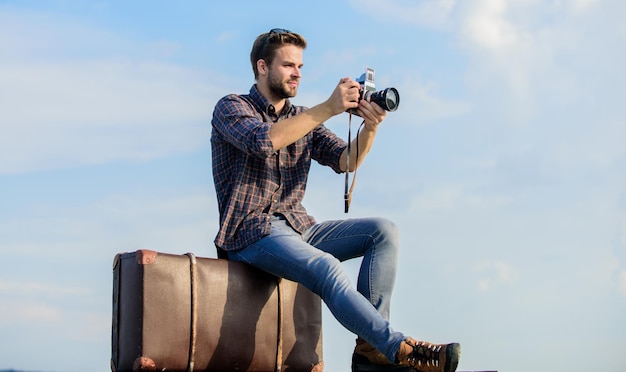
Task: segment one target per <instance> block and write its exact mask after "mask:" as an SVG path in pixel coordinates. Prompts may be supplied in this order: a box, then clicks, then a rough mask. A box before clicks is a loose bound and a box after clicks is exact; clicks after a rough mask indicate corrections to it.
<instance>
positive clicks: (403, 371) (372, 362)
mask: <svg viewBox="0 0 626 372" xmlns="http://www.w3.org/2000/svg"><path fill="white" fill-rule="evenodd" d="M413 371H414V369H413V368H410V367H406V366H399V365H396V364H393V363H391V361H390V360H389V359H387V357H386V356H385V355H384V354H383V353H381V352H380V351H378V350H377V349H376V348H375V347H374V346H372V345H370V344H368V343H367V342H365V340H363V339H362V338H357V339H356V347H355V348H354V352H353V353H352V372H413Z"/></svg>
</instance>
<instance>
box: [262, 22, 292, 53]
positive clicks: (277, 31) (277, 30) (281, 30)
mask: <svg viewBox="0 0 626 372" xmlns="http://www.w3.org/2000/svg"><path fill="white" fill-rule="evenodd" d="M290 33H291V31H289V30H285V29H284V28H273V29H271V30H270V31H269V32H268V33H267V35H265V38H264V39H263V43H262V44H261V48H260V49H259V54H258V55H257V59H261V56H262V55H263V52H265V48H267V44H268V43H269V41H270V37H271V36H272V35H273V34H290Z"/></svg>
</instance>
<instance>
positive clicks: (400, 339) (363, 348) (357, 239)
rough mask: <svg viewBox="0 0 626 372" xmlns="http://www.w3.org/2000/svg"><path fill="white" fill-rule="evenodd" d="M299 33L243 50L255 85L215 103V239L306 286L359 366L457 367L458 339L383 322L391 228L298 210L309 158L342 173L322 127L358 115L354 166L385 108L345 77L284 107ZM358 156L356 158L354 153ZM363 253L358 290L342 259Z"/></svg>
mask: <svg viewBox="0 0 626 372" xmlns="http://www.w3.org/2000/svg"><path fill="white" fill-rule="evenodd" d="M305 48H306V41H305V39H304V38H303V37H302V36H300V35H298V34H296V33H293V32H290V31H287V30H283V29H274V30H271V31H270V32H267V33H263V34H261V35H259V37H257V39H256V40H255V42H254V44H253V47H252V51H251V53H250V61H251V63H252V69H253V71H254V77H255V80H256V84H254V85H253V86H252V88H251V89H250V93H249V94H246V95H234V94H233V95H227V96H225V97H223V98H222V99H221V100H220V101H219V102H218V103H217V105H216V106H215V110H214V113H213V120H212V126H213V130H212V135H211V146H212V156H213V178H214V182H215V189H216V192H217V198H218V206H219V211H220V230H219V232H218V234H217V237H216V239H215V243H216V245H217V247H218V249H219V251H220V253H221V256H223V257H227V258H228V259H230V260H234V261H241V262H245V263H247V264H250V265H252V266H255V267H257V268H260V269H262V270H264V271H266V272H269V273H271V274H273V275H276V276H279V277H283V278H287V279H289V280H293V281H296V282H299V283H301V284H303V285H304V286H305V287H307V288H308V289H310V290H311V291H313V292H314V293H316V294H318V295H319V296H320V297H321V298H322V300H323V301H324V302H325V303H326V304H327V306H328V308H329V309H330V311H331V312H332V314H333V315H334V316H335V317H336V318H337V320H338V321H339V322H340V323H341V324H342V325H343V326H344V327H345V328H346V329H348V330H349V331H351V332H353V333H354V334H356V335H357V336H358V338H357V344H356V347H355V350H354V353H353V357H352V359H353V369H355V370H393V369H396V368H399V367H400V366H410V367H413V368H415V369H417V370H419V371H428V372H430V371H433V372H435V371H437V372H439V371H445V372H449V371H454V370H456V366H457V364H458V359H459V355H460V345H459V344H456V343H455V344H447V345H435V344H431V343H428V342H424V341H416V340H414V339H412V338H408V337H406V336H405V335H403V334H402V333H400V332H397V331H394V330H393V329H392V327H391V326H390V324H389V321H388V318H389V303H390V296H391V292H392V289H393V284H394V280H395V274H396V261H397V252H398V233H397V230H396V227H395V225H394V224H393V223H392V222H390V221H388V220H386V219H382V218H364V219H348V220H341V221H327V222H322V223H317V222H316V221H315V219H314V218H313V217H312V216H309V215H308V214H307V212H306V210H305V209H304V207H303V206H302V204H301V202H302V199H303V198H304V192H305V188H306V181H307V176H308V172H309V167H310V165H311V160H315V161H317V162H318V163H320V164H322V165H326V166H329V167H331V168H332V169H333V170H334V171H335V172H337V173H341V172H345V171H346V167H347V164H346V162H347V160H348V156H347V143H346V142H345V141H343V140H342V139H340V138H339V137H338V136H336V135H335V134H334V133H333V132H331V131H330V130H329V129H328V128H326V127H325V126H324V125H323V123H324V122H325V121H326V120H328V119H330V118H331V117H333V116H335V115H339V114H341V113H344V112H345V111H346V110H348V109H356V110H357V113H358V115H359V116H360V117H362V118H363V120H364V126H363V129H362V130H361V131H360V133H359V135H358V136H357V138H355V139H354V141H358V144H359V145H358V146H356V143H355V145H354V146H352V148H357V149H358V152H359V154H358V156H356V155H355V154H353V155H352V156H350V162H351V164H350V169H351V170H353V169H356V168H357V167H358V165H359V164H358V163H360V162H361V161H362V160H363V159H364V158H365V155H366V154H367V153H368V151H369V150H370V148H371V146H372V144H373V142H374V138H375V136H376V131H377V130H378V127H379V124H380V123H381V122H382V121H383V119H384V118H385V116H386V112H385V111H384V110H383V109H382V108H381V107H379V106H378V105H376V104H375V103H370V102H367V101H366V100H359V97H360V94H359V88H360V86H359V83H358V82H356V81H354V80H352V79H350V78H343V79H341V80H340V81H339V83H338V84H337V86H336V87H335V89H334V91H333V92H332V94H331V95H330V97H329V98H328V99H327V100H326V101H324V102H322V103H320V104H318V105H316V106H314V107H311V108H305V107H301V106H295V105H292V104H291V103H290V101H289V98H291V97H295V96H296V93H297V91H298V86H299V84H300V78H301V76H302V74H301V72H302V66H303V63H302V54H303V50H304V49H305ZM357 159H358V161H357ZM355 257H363V262H362V264H361V270H360V273H359V277H358V283H357V288H356V289H354V288H353V287H352V285H351V284H350V280H349V278H348V276H347V275H346V274H345V272H344V271H343V269H342V266H341V264H340V261H344V260H347V259H351V258H355Z"/></svg>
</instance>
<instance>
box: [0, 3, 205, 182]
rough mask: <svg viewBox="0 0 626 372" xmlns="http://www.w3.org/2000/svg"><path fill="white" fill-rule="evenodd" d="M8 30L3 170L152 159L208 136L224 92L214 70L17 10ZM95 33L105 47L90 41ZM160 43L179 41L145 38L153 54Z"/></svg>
mask: <svg viewBox="0 0 626 372" xmlns="http://www.w3.org/2000/svg"><path fill="white" fill-rule="evenodd" d="M40 19H43V21H42V23H41V24H39V25H38V27H33V28H29V27H27V26H31V25H33V24H34V23H36V21H37V20H40ZM64 22H66V23H64ZM21 30H28V31H27V32H25V33H21V32H20V31H21ZM70 30H71V31H72V32H71V33H70V32H69V31H70ZM0 34H2V35H3V36H2V38H1V39H0V45H1V46H2V47H4V48H5V49H4V50H3V54H5V56H4V58H2V62H0V85H2V93H1V95H0V98H1V99H0V130H2V133H3V135H2V136H0V149H2V150H0V151H1V156H0V159H1V160H0V173H17V172H28V171H33V170H40V169H54V168H63V167H71V166H76V165H82V164H95V163H104V162H109V161H113V160H121V159H125V160H129V159H130V160H142V159H150V158H154V157H159V156H163V155H167V154H171V153H180V152H185V151H190V150H194V149H197V148H199V147H201V146H205V145H206V144H207V141H208V137H209V136H208V130H209V129H208V125H206V120H207V118H208V117H210V104H209V100H211V99H215V97H217V95H216V94H212V92H211V87H210V86H209V85H208V84H207V80H208V79H207V78H206V73H201V72H198V71H193V70H191V69H187V68H183V67H179V66H176V65H173V64H170V63H166V62H159V61H154V60H148V59H144V58H141V57H134V55H135V54H137V52H132V51H129V50H128V49H129V48H128V46H127V45H126V42H124V41H117V40H116V39H117V38H116V37H115V36H113V35H111V34H106V33H102V32H99V31H94V30H92V29H91V28H89V27H88V26H86V25H83V24H80V23H77V22H73V21H72V20H67V19H54V18H51V17H50V16H48V17H43V16H38V15H32V14H28V13H16V14H14V15H13V17H12V18H11V22H8V23H6V24H4V25H2V26H0ZM87 37H90V38H91V39H90V40H89V44H90V45H92V47H91V49H94V47H93V45H100V44H102V45H103V48H102V49H103V51H101V52H98V53H96V52H93V53H90V52H89V48H88V51H85V50H83V49H82V47H83V46H85V44H87V42H86V40H85V39H86V38H87ZM61 38H63V39H62V40H61ZM42 39H43V40H46V41H47V42H46V43H42V42H41V40H42ZM155 48H156V49H157V50H158V51H159V52H158V53H159V54H171V53H174V52H175V50H176V48H177V46H176V45H173V44H172V43H167V42H163V41H157V42H151V43H147V44H146V50H147V51H148V52H149V54H150V53H152V54H154V53H153V52H150V50H153V51H154V50H155ZM78 51H80V53H81V55H82V57H81V58H77V57H75V55H76V54H77V53H78ZM91 54H93V55H91ZM120 54H121V55H125V57H120V56H119V55H120Z"/></svg>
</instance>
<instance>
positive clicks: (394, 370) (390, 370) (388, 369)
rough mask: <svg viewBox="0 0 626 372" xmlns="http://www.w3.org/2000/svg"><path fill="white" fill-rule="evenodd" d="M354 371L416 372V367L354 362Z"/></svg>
mask: <svg viewBox="0 0 626 372" xmlns="http://www.w3.org/2000/svg"><path fill="white" fill-rule="evenodd" d="M352 372H415V369H413V368H412V367H406V366H394V365H389V366H380V365H374V364H352Z"/></svg>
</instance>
